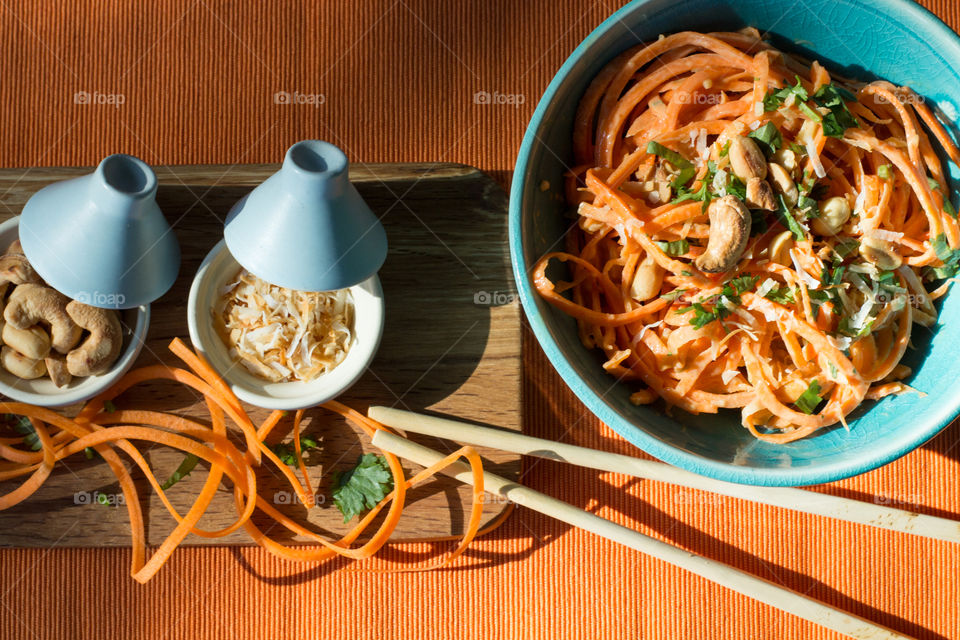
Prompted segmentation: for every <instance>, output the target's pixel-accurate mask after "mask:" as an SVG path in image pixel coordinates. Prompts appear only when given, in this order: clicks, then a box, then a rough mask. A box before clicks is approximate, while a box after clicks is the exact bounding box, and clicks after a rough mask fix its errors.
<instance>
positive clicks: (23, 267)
mask: <svg viewBox="0 0 960 640" xmlns="http://www.w3.org/2000/svg"><path fill="white" fill-rule="evenodd" d="M0 282H9V283H11V284H15V285H16V284H41V285H42V284H43V278H41V277H40V276H38V275H37V272H36V271H34V270H33V267H32V266H30V263H29V262H28V261H27V258H26V256H23V255H17V254H15V253H8V254H6V255H4V256H0Z"/></svg>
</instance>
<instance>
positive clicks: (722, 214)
mask: <svg viewBox="0 0 960 640" xmlns="http://www.w3.org/2000/svg"><path fill="white" fill-rule="evenodd" d="M707 211H708V213H709V214H710V237H709V239H708V240H707V250H706V251H704V252H703V253H702V254H701V255H700V257H698V258H697V260H696V265H697V267H698V268H699V269H700V270H701V271H705V272H707V273H722V272H724V271H729V270H730V269H732V268H733V267H734V266H735V265H736V264H737V261H739V260H740V256H742V255H743V251H744V249H746V248H747V241H748V240H749V239H750V212H749V211H748V210H747V208H746V207H745V206H744V205H743V203H742V202H740V198H738V197H737V196H734V195H727V196H723V197H722V198H720V199H719V200H714V201H713V202H711V203H710V208H709V209H708V210H707Z"/></svg>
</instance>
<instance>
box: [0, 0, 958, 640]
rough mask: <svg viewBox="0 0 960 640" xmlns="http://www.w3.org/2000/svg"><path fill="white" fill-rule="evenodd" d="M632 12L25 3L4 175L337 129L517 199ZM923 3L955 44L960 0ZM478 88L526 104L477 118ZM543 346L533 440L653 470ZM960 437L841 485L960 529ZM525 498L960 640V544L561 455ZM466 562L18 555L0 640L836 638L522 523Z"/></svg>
mask: <svg viewBox="0 0 960 640" xmlns="http://www.w3.org/2000/svg"><path fill="white" fill-rule="evenodd" d="M620 4H622V0H615V1H614V2H610V3H605V2H597V1H595V0H567V1H565V2H562V3H560V2H557V0H536V1H532V0H526V1H524V2H515V1H511V0H487V1H483V2H481V1H466V0H465V1H462V2H457V3H453V2H439V1H435V2H416V1H414V0H381V1H376V2H362V3H360V2H349V1H338V2H321V3H316V2H310V1H307V0H303V1H299V2H294V1H287V0H285V1H284V2H278V3H266V2H248V3H242V2H225V1H222V0H196V1H194V0H186V1H180V2H175V1H167V0H164V1H160V0H156V1H154V2H139V3H135V6H130V5H134V3H120V2H110V3H108V2H102V1H99V2H98V1H93V0H87V1H84V0H65V1H63V2H54V1H53V0H48V1H45V2H38V1H37V0H33V1H27V0H22V1H17V2H14V1H12V0H4V1H2V2H0V28H2V30H0V36H2V37H0V78H2V82H0V131H2V132H3V144H2V145H0V166H33V165H90V164H94V163H95V162H96V161H97V160H99V159H100V158H101V157H102V156H104V155H106V154H109V153H112V152H116V151H125V152H129V153H134V154H136V155H138V156H140V157H142V158H144V159H145V160H147V161H148V162H150V163H153V164H187V163H232V162H238V163H242V162H271V161H278V160H279V159H280V158H281V156H282V153H283V151H284V150H285V149H286V147H287V146H288V145H289V144H291V143H292V142H294V141H295V140H298V139H301V138H310V137H319V138H325V139H328V140H330V141H332V142H334V143H336V144H339V145H340V146H342V147H343V148H344V149H345V150H346V151H347V152H348V155H350V157H351V158H352V159H355V160H363V161H371V162H372V161H377V162H383V161H436V160H445V161H456V162H464V163H469V164H473V165H475V166H478V167H480V168H482V169H484V170H486V171H488V172H491V173H494V174H495V175H497V176H498V178H499V179H500V180H501V181H502V182H504V183H506V182H507V181H508V180H509V176H508V173H507V172H508V170H509V169H510V168H511V167H512V166H513V162H514V157H515V153H516V149H517V147H518V145H519V142H520V138H521V136H522V133H523V128H524V126H525V123H526V121H527V119H528V118H529V116H530V114H531V113H532V111H533V107H534V104H535V102H536V101H537V99H538V98H539V96H540V93H541V92H542V90H543V88H544V87H545V86H546V84H547V83H548V82H549V80H550V77H551V76H552V74H553V72H554V70H555V69H556V68H557V67H558V66H559V65H560V63H561V62H562V60H563V58H564V57H565V56H566V55H567V54H568V53H569V52H570V51H571V50H572V49H573V47H574V46H575V45H576V44H577V43H578V42H579V41H580V40H581V39H582V38H583V37H584V36H585V35H586V34H587V33H588V32H589V31H590V30H591V29H592V28H593V27H594V26H595V25H597V24H598V23H599V22H600V21H601V20H602V19H603V18H605V17H606V16H607V15H608V14H609V13H611V12H612V11H613V10H614V9H615V8H617V6H619V5H620ZM923 4H924V5H926V6H928V7H929V8H931V9H932V10H934V11H935V12H937V13H938V14H939V15H940V16H942V17H943V18H944V19H945V20H946V21H947V22H948V23H949V24H951V25H952V26H953V27H954V28H958V27H960V6H958V3H957V2H956V1H955V0H925V1H924V2H923ZM478 91H487V92H490V93H493V92H494V91H499V92H500V93H506V94H515V95H520V96H523V97H524V102H523V104H520V105H518V106H516V107H514V106H493V105H478V104H475V103H474V100H473V96H474V94H475V93H476V92H478ZM278 93H279V94H281V95H280V98H281V100H282V99H283V97H284V94H287V95H289V96H290V102H300V104H277V103H276V102H275V100H276V97H275V96H277V94H278ZM319 96H322V98H321V97H319ZM121 100H122V104H117V103H118V102H120V101H121ZM321 102H322V104H317V103H321ZM0 201H2V197H0ZM524 339H525V345H524V363H525V367H526V373H525V385H524V394H525V396H524V402H525V407H526V409H525V411H526V429H527V430H528V431H529V432H530V433H532V434H533V435H538V436H543V437H548V438H562V439H564V440H566V441H569V442H573V443H576V444H580V445H585V446H590V447H598V448H603V449H608V450H612V451H621V452H629V453H633V452H634V451H635V450H633V449H631V448H630V447H629V446H627V445H625V444H624V443H623V441H622V440H621V439H620V438H619V437H617V436H616V435H615V434H614V433H613V432H611V431H610V430H609V429H607V428H606V427H604V426H603V425H601V424H600V423H599V422H598V421H597V420H595V419H594V418H593V417H592V416H590V415H588V414H587V413H586V412H585V410H584V408H583V406H582V405H581V404H580V403H579V402H578V401H576V399H575V398H574V397H573V396H572V394H571V393H570V392H569V391H568V390H567V389H566V387H565V386H564V385H563V383H562V381H561V380H560V379H559V378H558V377H557V375H556V374H555V373H554V372H553V370H552V369H551V368H550V366H549V364H548V363H547V361H546V359H545V358H544V357H543V355H542V353H541V352H540V350H539V347H537V346H536V343H535V341H533V339H532V338H531V337H530V336H529V335H525V337H524ZM958 445H960V428H958V427H957V425H954V426H953V427H951V428H950V429H948V430H947V431H946V432H945V433H944V434H942V435H941V436H939V437H938V438H936V439H935V440H934V441H933V442H931V443H929V444H927V445H925V446H923V447H921V448H920V449H919V450H917V451H916V452H914V453H912V454H911V455H909V456H907V457H906V458H904V459H902V460H899V461H897V462H895V463H893V464H891V465H889V466H887V467H885V468H883V469H880V470H877V471H874V472H871V473H868V474H865V475H863V476H860V477H857V478H854V479H851V480H848V481H845V482H841V483H837V484H836V485H831V486H830V487H828V488H826V489H825V490H827V491H830V492H835V493H840V494H844V495H851V496H853V497H858V498H861V499H865V500H873V499H880V500H885V501H889V502H903V503H907V504H908V505H913V506H916V508H918V509H920V510H921V511H924V512H927V513H934V514H942V515H947V516H951V515H953V517H956V515H955V514H957V513H958V512H960V484H958V482H957V480H958V469H960V446H958ZM524 482H525V483H526V484H528V485H530V486H532V487H534V488H536V489H539V490H541V491H545V492H546V493H549V494H551V495H554V496H557V497H558V498H560V499H562V500H567V501H570V502H572V503H574V504H577V505H580V506H582V507H584V508H588V509H592V510H595V511H597V512H598V513H600V514H601V515H603V516H605V517H609V518H611V519H613V520H616V521H617V522H620V523H623V524H627V525H629V526H632V527H634V528H636V529H638V530H641V531H644V532H647V533H650V534H652V535H655V536H657V537H659V538H662V539H665V540H668V541H670V542H671V543H673V544H677V545H680V546H682V547H684V548H687V549H689V550H691V551H694V552H696V553H699V554H702V555H706V556H708V557H711V558H715V559H717V560H720V561H722V562H726V563H729V564H732V565H734V566H737V567H739V568H741V569H744V570H746V571H749V572H752V573H754V574H756V575H759V576H763V577H765V578H769V579H770V580H774V581H778V582H782V583H784V584H786V585H787V586H789V587H791V588H793V589H797V590H799V591H802V592H806V593H809V594H810V595H811V596H813V597H816V598H819V599H821V600H824V601H826V602H829V603H831V604H834V605H837V606H840V607H843V608H845V609H847V610H849V611H852V612H855V613H857V614H860V615H863V616H866V617H868V618H871V619H873V620H875V621H877V622H880V623H882V624H886V625H889V626H891V627H894V628H896V629H899V630H901V631H904V632H906V633H909V634H911V635H917V636H922V637H930V638H940V637H944V638H958V637H960V613H958V611H957V606H958V605H957V603H958V602H960V587H958V574H960V548H958V547H957V546H955V545H954V546H951V545H948V544H946V543H936V542H930V541H925V540H920V539H916V538H910V537H906V536H901V535H895V534H887V533H882V532H879V531H875V530H871V529H867V528H864V527H859V526H855V525H847V524H838V523H835V522H832V521H828V520H824V519H822V518H816V517H812V516H804V515H799V514H794V513H791V512H786V511H782V510H778V509H775V508H770V507H763V506H759V505H753V504H749V503H744V502H740V501H737V500H733V499H729V498H715V497H713V496H710V495H708V494H703V493H698V492H694V491H686V490H680V489H676V488H671V487H666V486H662V485H658V484H655V483H649V482H639V481H631V480H628V479H626V478H624V477H622V476H617V475H612V474H598V473H596V472H592V471H586V470H582V469H577V468H572V467H567V466H561V465H559V464H556V463H552V462H534V463H528V465H527V471H526V473H525V476H524ZM429 550H430V547H429V546H427V545H423V546H422V547H410V548H405V549H404V550H403V551H404V552H405V553H422V552H426V551H429ZM392 555H394V556H395V557H396V558H398V559H406V558H407V557H408V556H406V555H403V556H401V555H399V553H394V554H392ZM471 557H472V562H473V563H474V564H476V565H479V566H477V567H475V568H470V569H457V570H447V571H440V572H434V573H426V574H416V573H414V574H393V575H373V574H369V573H363V572H359V573H358V572H355V571H353V570H352V569H355V568H356V566H344V565H328V566H324V567H319V568H315V569H312V570H311V569H308V570H306V572H305V573H297V571H302V570H303V568H302V567H296V566H291V565H288V564H285V563H282V562H278V561H276V560H274V559H272V558H271V557H270V556H269V555H268V554H266V553H264V552H262V551H259V550H255V549H183V550H180V551H178V552H177V553H176V554H174V558H173V560H172V561H171V562H170V564H169V565H168V566H167V567H165V568H164V569H163V570H162V571H161V573H160V574H159V576H158V577H157V578H156V579H155V580H154V581H153V582H151V583H150V584H149V585H146V586H140V585H138V584H136V583H134V582H133V581H132V580H131V579H130V578H129V575H128V563H129V554H128V553H127V552H124V551H115V550H71V549H53V550H47V551H36V550H29V551H26V550H4V551H0V605H2V606H0V637H2V638H4V639H7V638H40V639H43V640H46V639H53V638H56V639H61V638H71V639H72V638H77V639H85V638H117V639H126V638H185V639H187V638H189V639H191V640H212V639H215V638H216V639H219V638H239V639H248V638H249V639H254V638H255V639H258V640H259V639H271V640H272V639H277V640H279V639H289V638H362V639H365V638H371V639H372V638H377V639H388V638H412V639H427V638H499V637H502V638H590V639H593V638H638V637H643V638H804V639H806V638H834V637H836V636H835V634H832V633H828V632H825V631H823V630H821V629H820V628H818V627H815V626H813V625H811V624H807V623H805V622H802V621H800V620H797V619H796V618H793V617H791V616H788V615H786V614H781V613H779V612H777V611H775V610H773V609H771V608H768V607H766V606H763V605H760V604H757V603H755V602H753V601H752V600H749V599H747V598H744V597H741V596H737V595H734V594H731V593H730V592H728V591H726V590H724V589H723V588H721V587H718V586H715V585H713V584H710V583H708V582H706V581H704V580H702V579H700V578H696V577H692V576H690V575H688V574H686V573H684V572H682V571H679V570H677V569H673V568H671V567H669V566H667V565H665V564H663V563H661V562H658V561H654V560H650V559H648V558H645V557H643V556H641V555H639V554H637V553H634V552H632V551H628V550H626V549H624V548H622V547H619V546H617V545H614V544H612V543H608V542H605V541H602V540H599V539H597V538H596V537H594V536H592V535H590V534H587V533H583V532H580V531H576V530H571V529H569V528H567V527H565V526H563V525H560V524H558V523H556V522H554V521H551V520H550V519H548V518H545V517H542V516H539V515H537V514H534V513H531V512H526V511H523V510H519V511H518V512H517V513H515V514H514V515H513V517H512V518H511V519H510V520H509V521H508V522H507V523H506V524H505V525H504V526H503V527H501V528H500V529H499V530H498V531H496V532H495V533H494V534H492V535H491V536H489V537H488V538H487V539H484V540H482V541H480V542H479V543H478V544H477V545H476V548H475V551H474V552H473V553H472V554H471ZM361 566H364V565H361Z"/></svg>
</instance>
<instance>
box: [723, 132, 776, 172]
mask: <svg viewBox="0 0 960 640" xmlns="http://www.w3.org/2000/svg"><path fill="white" fill-rule="evenodd" d="M727 155H728V157H729V158H730V168H731V169H733V172H734V173H735V174H736V175H737V177H738V178H740V179H741V180H743V181H744V182H746V181H747V180H749V179H750V178H760V179H761V180H763V179H764V178H766V177H767V159H766V157H765V156H764V155H763V151H761V150H760V147H758V146H757V143H756V142H754V141H753V140H751V139H750V138H748V137H746V136H734V137H732V138H731V139H730V149H729V151H728V153H727Z"/></svg>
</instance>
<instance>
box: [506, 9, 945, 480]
mask: <svg viewBox="0 0 960 640" xmlns="http://www.w3.org/2000/svg"><path fill="white" fill-rule="evenodd" d="M747 25H749V26H755V27H757V28H758V29H760V31H761V32H764V31H771V34H772V36H771V39H772V41H773V43H774V44H775V45H776V46H777V47H779V48H782V49H785V50H788V51H793V52H798V53H802V54H805V55H807V56H808V57H816V58H817V59H819V60H821V61H822V62H823V63H825V64H826V65H827V66H828V68H829V69H830V70H832V71H836V72H840V73H842V74H843V75H847V76H852V77H858V78H863V79H870V78H872V77H874V76H880V77H884V78H887V79H889V80H891V81H892V82H895V83H897V84H908V85H910V86H911V87H913V88H914V89H915V90H916V91H917V92H918V93H919V94H921V95H923V96H925V97H926V99H927V100H928V101H930V102H932V103H935V104H936V106H937V107H939V108H940V109H941V110H942V111H943V112H944V113H945V114H947V116H948V117H950V118H952V119H956V118H957V113H958V105H960V74H958V71H957V70H960V38H958V37H957V36H956V34H954V33H953V31H951V30H950V29H949V28H948V27H947V26H946V25H944V24H943V23H941V22H940V21H939V20H938V19H937V18H936V17H934V16H933V15H932V14H930V13H929V12H927V11H926V10H924V9H922V8H921V7H919V6H917V5H915V4H914V3H913V2H910V1H909V0H869V1H867V0H800V1H796V0H789V1H788V0H783V1H775V0H737V1H734V0H728V1H716V0H638V1H637V2H633V3H631V4H629V5H627V6H626V7H624V8H623V9H621V10H620V11H618V12H617V13H615V14H614V15H613V16H611V17H610V18H609V19H608V20H606V21H605V22H604V23H603V24H601V25H600V26H599V27H598V28H597V29H596V30H595V31H594V32H593V33H591V34H590V35H589V36H588V37H587V38H586V40H584V41H583V43H582V44H581V45H580V46H579V47H577V49H576V50H575V51H574V52H573V54H572V55H571V56H570V57H569V58H568V59H567V61H566V62H565V63H564V65H563V67H561V68H560V71H559V72H558V73H557V75H556V76H555V77H554V79H553V81H552V82H551V83H550V85H549V86H548V87H547V90H546V93H545V94H544V95H543V98H542V99H541V100H540V103H539V105H538V106H537V109H536V111H535V112H534V114H533V118H532V120H531V121H530V125H529V127H528V128H527V132H526V135H525V136H524V139H523V143H522V146H521V148H520V153H519V156H518V158H517V166H516V170H515V173H514V181H513V188H512V192H511V194H510V250H511V254H512V258H513V268H514V275H515V277H516V280H517V286H518V289H519V292H520V296H521V299H522V301H523V307H524V309H525V310H526V313H527V317H528V318H529V320H530V325H531V327H532V328H533V332H534V334H535V335H536V337H537V339H538V340H539V342H540V345H541V346H542V347H543V350H544V351H545V352H546V354H547V356H548V357H549V359H550V361H551V362H552V363H553V365H554V367H556V369H557V371H558V372H559V373H560V375H561V376H562V377H563V379H564V380H565V381H566V383H567V384H568V385H569V386H570V388H571V389H572V390H573V391H574V393H576V394H577V396H578V397H579V398H580V399H581V400H582V401H583V403H584V404H585V405H586V406H587V407H588V408H589V409H590V411H592V412H593V413H594V414H596V415H597V417H599V418H600V419H601V420H603V421H604V422H605V423H606V424H608V425H610V427H612V428H613V429H614V430H615V431H617V433H619V434H620V435H622V436H623V437H625V438H626V439H627V440H629V441H630V442H632V443H633V444H635V445H636V446H638V447H640V448H641V449H643V450H644V451H646V452H647V453H650V454H652V455H654V456H656V457H657V458H660V459H661V460H664V461H666V462H669V463H671V464H674V465H676V466H678V467H681V468H683V469H687V470H689V471H693V472H696V473H700V474H703V475H706V476H710V477H713V478H717V479H720V480H727V481H731V482H740V483H745V484H755V485H775V486H789V485H806V484H817V483H822V482H831V481H834V480H839V479H841V478H846V477H849V476H853V475H856V474H858V473H863V472H864V471H868V470H870V469H874V468H876V467H878V466H880V465H883V464H885V463H887V462H890V461H891V460H894V459H896V458H899V457H900V456H902V455H904V454H906V453H908V452H909V451H911V450H913V449H915V448H916V447H918V446H920V445H921V444H922V443H924V442H926V441H927V440H928V439H930V438H932V437H933V436H934V435H936V434H937V433H938V432H940V431H941V430H942V429H943V428H944V427H946V426H947V425H948V424H949V423H950V422H951V421H952V420H953V418H954V417H955V416H956V415H957V414H958V413H960V384H958V382H957V376H956V374H955V373H954V371H955V369H956V366H957V365H956V361H957V356H958V354H960V295H958V294H957V293H953V294H951V295H948V296H947V297H946V300H945V301H944V302H943V309H942V314H941V318H940V322H939V324H938V326H937V327H935V329H934V330H933V331H927V330H924V329H922V328H919V327H918V328H917V329H916V330H915V332H914V342H915V344H916V346H917V348H916V349H915V350H912V351H910V352H908V355H907V357H906V362H907V364H909V365H910V366H911V367H913V368H914V371H915V374H914V376H913V377H912V378H911V379H910V381H909V382H910V384H912V385H913V386H914V387H916V388H918V389H920V390H922V391H924V392H926V393H927V396H926V397H923V398H921V397H919V396H918V395H916V394H906V395H903V396H900V397H896V398H886V399H884V400H881V401H880V402H876V403H874V402H868V403H866V404H865V405H864V407H862V408H861V409H859V410H858V411H857V412H856V413H855V414H854V416H852V418H853V419H852V420H851V421H850V431H849V432H847V431H845V430H844V429H843V428H842V427H841V428H834V429H830V430H825V431H823V432H821V433H819V434H817V435H815V436H813V437H811V438H808V439H805V440H801V441H799V442H794V443H791V444H788V445H772V444H767V443H764V442H760V441H757V440H756V439H754V438H753V437H752V436H751V435H750V434H749V433H748V432H747V431H746V430H745V429H743V428H742V427H741V426H740V420H739V412H736V411H728V412H723V413H722V414H721V415H713V416H711V415H702V416H692V415H689V414H686V413H685V412H683V411H680V410H676V411H674V412H673V416H672V417H669V416H667V415H665V414H664V412H663V411H662V409H660V408H658V405H654V406H653V407H635V406H633V405H632V404H630V402H629V399H628V398H629V394H630V388H629V387H628V385H626V384H619V383H614V381H613V379H612V378H611V377H610V376H608V375H607V374H606V373H605V372H604V371H603V370H602V369H601V368H600V358H599V354H597V353H595V352H590V351H588V350H586V349H585V348H584V347H583V346H582V345H581V344H580V342H579V340H578V338H577V333H576V325H575V323H574V321H573V320H571V319H570V318H568V317H567V316H565V315H564V314H562V313H561V312H559V311H557V310H556V309H554V308H553V307H551V306H550V305H548V304H547V303H545V302H544V301H543V300H542V299H541V298H540V297H539V296H538V295H537V294H536V292H535V290H534V289H533V285H532V282H531V278H530V272H531V269H532V266H533V265H534V264H535V263H536V261H537V259H538V258H539V257H540V256H542V255H543V254H544V253H547V252H549V251H551V250H556V248H558V247H562V242H561V240H560V238H561V235H562V234H563V232H564V230H565V229H566V227H567V225H568V224H569V219H566V220H565V219H564V215H565V207H564V205H563V202H562V200H563V199H562V194H561V192H560V189H561V185H562V179H561V175H562V173H563V172H564V171H565V169H566V166H567V165H569V164H571V157H572V154H571V144H570V136H571V128H572V120H573V115H574V112H575V110H576V107H577V102H578V101H579V99H580V96H581V95H582V94H583V92H584V90H585V88H586V87H587V84H588V83H589V82H590V80H591V79H592V78H593V77H594V75H595V74H596V73H597V72H598V71H599V70H600V69H601V68H602V67H603V65H604V64H605V63H606V62H608V61H609V60H610V59H612V58H613V57H614V56H615V55H616V54H618V53H620V52H621V51H623V50H624V49H627V48H629V47H630V46H632V45H634V44H636V43H638V42H640V41H649V40H655V39H656V38H657V36H658V35H659V34H661V33H671V32H675V31H682V30H687V29H693V30H699V31H716V30H721V29H738V28H741V27H743V26H747ZM950 170H951V174H952V178H953V180H954V184H955V185H956V184H957V179H958V177H960V176H958V174H957V168H956V167H953V166H951V167H950ZM543 181H546V182H548V183H549V184H550V185H551V188H550V189H548V190H547V191H541V190H540V185H541V183H542V182H543Z"/></svg>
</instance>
